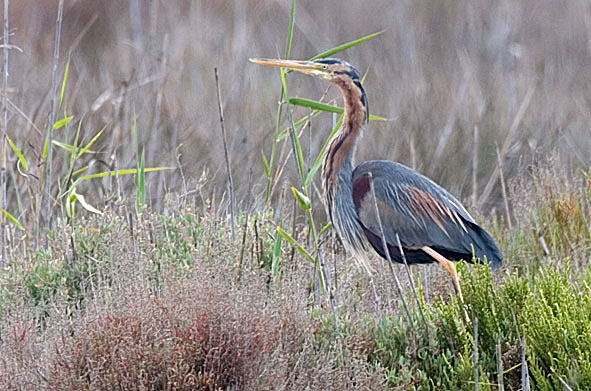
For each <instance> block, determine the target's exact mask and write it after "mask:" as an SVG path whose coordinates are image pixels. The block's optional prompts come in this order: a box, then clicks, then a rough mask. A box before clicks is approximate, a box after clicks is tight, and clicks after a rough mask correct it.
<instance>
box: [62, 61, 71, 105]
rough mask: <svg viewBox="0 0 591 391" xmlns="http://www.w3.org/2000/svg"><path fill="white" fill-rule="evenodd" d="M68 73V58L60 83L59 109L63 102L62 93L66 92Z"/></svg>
mask: <svg viewBox="0 0 591 391" xmlns="http://www.w3.org/2000/svg"><path fill="white" fill-rule="evenodd" d="M69 72H70V57H68V62H66V70H65V71H64V80H63V81H62V90H61V92H60V107H61V106H62V103H63V102H64V93H65V92H66V83H67V81H68V73H69Z"/></svg>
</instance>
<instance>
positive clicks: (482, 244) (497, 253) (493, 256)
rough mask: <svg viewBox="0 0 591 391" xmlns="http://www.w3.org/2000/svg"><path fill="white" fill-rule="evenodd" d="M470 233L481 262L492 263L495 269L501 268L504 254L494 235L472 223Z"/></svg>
mask: <svg viewBox="0 0 591 391" xmlns="http://www.w3.org/2000/svg"><path fill="white" fill-rule="evenodd" d="M469 234H470V237H471V238H472V244H473V245H474V255H476V257H477V258H480V260H481V262H487V263H488V264H490V267H491V268H492V269H493V270H494V269H498V268H500V267H501V265H502V263H503V254H501V250H499V246H497V243H496V242H495V240H494V239H493V237H492V236H491V235H490V234H489V233H488V232H486V231H485V230H484V229H482V228H481V227H479V226H478V225H476V224H470V229H469ZM485 258H486V260H485Z"/></svg>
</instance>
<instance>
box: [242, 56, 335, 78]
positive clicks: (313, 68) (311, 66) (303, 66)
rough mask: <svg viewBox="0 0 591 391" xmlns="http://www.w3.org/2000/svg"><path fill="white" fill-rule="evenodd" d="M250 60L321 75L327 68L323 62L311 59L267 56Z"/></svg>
mask: <svg viewBox="0 0 591 391" xmlns="http://www.w3.org/2000/svg"><path fill="white" fill-rule="evenodd" d="M250 61H251V62H254V63H255V64H260V65H267V66H271V67H279V68H286V69H293V70H294V71H298V72H302V73H307V74H309V75H314V76H321V75H323V74H325V73H326V69H327V67H326V65H325V64H319V63H316V62H313V61H296V60H275V59H268V58H251V59H250Z"/></svg>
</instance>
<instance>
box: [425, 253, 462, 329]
mask: <svg viewBox="0 0 591 391" xmlns="http://www.w3.org/2000/svg"><path fill="white" fill-rule="evenodd" d="M421 250H423V251H424V252H426V253H427V254H429V255H430V256H431V257H433V259H435V260H436V261H437V262H439V263H440V264H441V266H443V268H444V269H445V270H446V271H447V272H448V273H449V274H450V275H451V279H452V280H453V283H454V288H455V290H456V293H457V294H458V296H459V297H460V301H461V302H462V306H463V308H464V315H465V316H466V320H467V321H468V322H469V321H470V317H469V316H468V312H466V303H464V296H463V295H462V288H460V280H459V278H458V271H457V270H456V264H455V263H453V262H452V261H450V260H449V259H447V258H445V257H444V256H443V255H441V254H439V253H438V252H437V251H435V250H433V249H432V248H431V247H427V246H425V247H422V248H421Z"/></svg>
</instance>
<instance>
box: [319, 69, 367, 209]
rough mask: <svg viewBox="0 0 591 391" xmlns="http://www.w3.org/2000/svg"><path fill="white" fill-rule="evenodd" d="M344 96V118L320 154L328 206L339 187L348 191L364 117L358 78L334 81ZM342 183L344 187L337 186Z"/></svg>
mask: <svg viewBox="0 0 591 391" xmlns="http://www.w3.org/2000/svg"><path fill="white" fill-rule="evenodd" d="M338 85H339V87H340V89H341V92H342V93H343V97H344V99H345V118H344V119H343V126H342V128H341V130H340V131H339V132H338V133H337V134H336V135H335V136H334V138H333V140H332V141H331V142H330V144H329V146H328V151H327V152H326V156H325V158H324V167H323V179H324V180H323V187H324V193H325V198H326V202H327V206H328V208H329V210H330V209H331V205H332V204H333V201H334V197H335V196H336V195H337V193H339V190H344V191H351V190H352V189H351V186H352V185H351V175H352V173H353V153H354V150H355V144H356V141H357V138H358V137H359V135H360V133H361V129H362V128H363V125H364V124H365V122H366V120H367V101H366V98H365V92H364V90H363V87H362V86H361V84H360V83H359V82H358V81H353V80H346V81H343V82H342V83H338ZM340 187H344V189H339V188H340Z"/></svg>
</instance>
